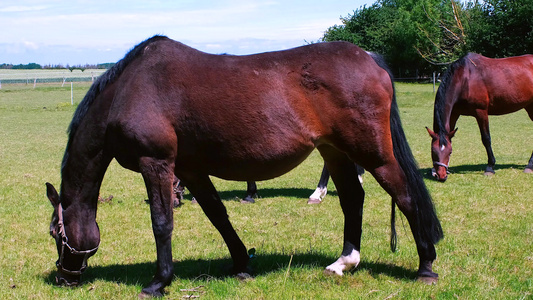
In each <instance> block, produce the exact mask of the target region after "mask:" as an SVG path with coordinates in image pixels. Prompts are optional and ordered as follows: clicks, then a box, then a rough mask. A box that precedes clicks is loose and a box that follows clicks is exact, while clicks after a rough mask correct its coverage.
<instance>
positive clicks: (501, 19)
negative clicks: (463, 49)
mask: <svg viewBox="0 0 533 300" xmlns="http://www.w3.org/2000/svg"><path fill="white" fill-rule="evenodd" d="M468 8H469V11H470V19H471V20H470V22H469V27H468V41H467V43H468V48H469V49H470V50H471V51H473V52H478V53H481V54H483V55H486V56H490V57H506V56H515V55H522V54H526V53H533V1H532V0H486V1H478V0H475V1H474V2H469V3H468Z"/></svg>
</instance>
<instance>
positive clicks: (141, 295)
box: [138, 292, 152, 299]
mask: <svg viewBox="0 0 533 300" xmlns="http://www.w3.org/2000/svg"><path fill="white" fill-rule="evenodd" d="M138 298H139V299H148V298H152V295H150V294H147V293H144V292H141V293H140V294H139V296H138Z"/></svg>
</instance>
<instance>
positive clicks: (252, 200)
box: [241, 197, 255, 204]
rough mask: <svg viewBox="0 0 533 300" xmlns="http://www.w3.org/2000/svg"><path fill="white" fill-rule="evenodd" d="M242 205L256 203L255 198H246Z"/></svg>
mask: <svg viewBox="0 0 533 300" xmlns="http://www.w3.org/2000/svg"><path fill="white" fill-rule="evenodd" d="M241 203H242V204H252V203H255V200H254V199H253V198H248V197H246V198H244V199H242V200H241Z"/></svg>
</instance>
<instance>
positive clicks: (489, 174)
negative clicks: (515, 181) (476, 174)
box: [483, 172, 495, 177]
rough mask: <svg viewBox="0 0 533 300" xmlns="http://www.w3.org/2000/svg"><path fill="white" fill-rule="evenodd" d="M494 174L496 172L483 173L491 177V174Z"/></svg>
mask: <svg viewBox="0 0 533 300" xmlns="http://www.w3.org/2000/svg"><path fill="white" fill-rule="evenodd" d="M494 174H495V173H494V172H485V173H483V175H485V176H487V177H490V176H492V175H494Z"/></svg>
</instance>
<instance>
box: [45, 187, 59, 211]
mask: <svg viewBox="0 0 533 300" xmlns="http://www.w3.org/2000/svg"><path fill="white" fill-rule="evenodd" d="M46 196H47V197H48V199H49V200H50V203H52V206H54V207H57V206H59V195H58V194H57V191H56V188H55V187H54V186H53V185H52V184H51V183H48V182H47V183H46Z"/></svg>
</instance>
